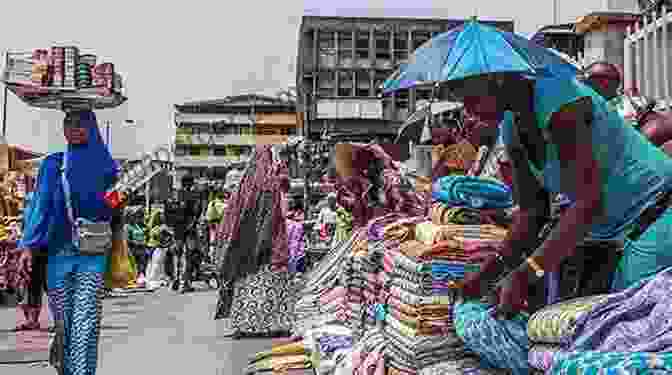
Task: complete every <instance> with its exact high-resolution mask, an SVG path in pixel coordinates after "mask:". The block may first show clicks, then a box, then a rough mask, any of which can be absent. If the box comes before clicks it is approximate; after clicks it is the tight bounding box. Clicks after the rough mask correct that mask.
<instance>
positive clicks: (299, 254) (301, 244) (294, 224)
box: [287, 220, 306, 273]
mask: <svg viewBox="0 0 672 375" xmlns="http://www.w3.org/2000/svg"><path fill="white" fill-rule="evenodd" d="M303 231H304V230H303V223H302V222H298V221H291V220H287V240H288V242H289V272H293V273H294V272H303V271H304V270H305V265H306V263H305V260H306V241H305V238H304V235H303Z"/></svg>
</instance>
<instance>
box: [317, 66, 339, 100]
mask: <svg viewBox="0 0 672 375" xmlns="http://www.w3.org/2000/svg"><path fill="white" fill-rule="evenodd" d="M335 80H336V73H335V72H333V71H330V72H320V73H319V76H318V82H317V95H318V96H319V97H323V98H324V97H331V96H334V90H335V88H336V85H335V82H334V81H335Z"/></svg>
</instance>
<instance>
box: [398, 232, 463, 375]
mask: <svg viewBox="0 0 672 375" xmlns="http://www.w3.org/2000/svg"><path fill="white" fill-rule="evenodd" d="M416 233H417V232H416ZM431 251H432V245H429V244H425V243H422V242H420V241H417V240H410V241H405V242H403V243H401V244H400V246H399V248H398V251H392V255H391V257H392V261H393V276H392V278H391V279H392V281H391V288H390V296H389V298H388V301H387V305H388V309H387V315H386V316H385V334H386V337H387V339H388V348H387V352H388V355H389V357H390V359H389V364H388V365H389V366H388V367H389V369H390V371H391V373H402V374H417V373H418V371H420V370H421V369H422V368H424V367H428V366H432V365H435V364H437V363H441V362H446V361H457V360H460V359H462V358H465V356H466V355H467V351H466V349H465V348H464V345H463V343H462V342H461V340H460V339H459V337H458V336H457V333H456V332H455V328H454V326H453V318H452V308H453V304H454V303H455V292H454V289H451V287H452V285H451V282H455V281H458V280H459V279H461V278H463V277H464V266H462V267H461V268H460V266H459V265H457V267H455V268H451V264H450V261H448V262H443V261H441V260H438V261H437V260H436V259H434V258H432V257H431ZM440 264H441V265H442V266H445V267H438V266H439V265H440ZM435 272H436V273H435ZM435 274H436V275H437V277H440V279H441V280H440V281H441V282H443V283H444V284H445V285H446V288H442V287H436V288H435V286H436V285H435V282H434V275H435ZM437 281H439V280H438V279H437Z"/></svg>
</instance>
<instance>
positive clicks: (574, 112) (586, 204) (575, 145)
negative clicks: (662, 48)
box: [534, 100, 602, 270]
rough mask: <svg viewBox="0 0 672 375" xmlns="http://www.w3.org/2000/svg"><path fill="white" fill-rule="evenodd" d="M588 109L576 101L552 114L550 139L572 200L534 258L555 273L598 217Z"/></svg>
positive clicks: (597, 176)
mask: <svg viewBox="0 0 672 375" xmlns="http://www.w3.org/2000/svg"><path fill="white" fill-rule="evenodd" d="M591 116H592V107H591V104H590V101H589V100H584V101H578V102H576V103H573V104H571V105H568V106H566V108H565V109H564V110H563V111H560V112H558V113H556V114H555V115H554V116H553V118H552V120H551V137H552V140H553V143H554V144H556V145H557V146H558V152H559V158H560V160H561V164H562V169H561V180H562V185H563V188H564V189H566V190H568V192H571V193H572V195H573V196H574V197H575V201H574V204H573V206H572V207H571V208H569V209H568V210H567V211H566V212H565V213H564V214H563V216H562V218H561V219H560V222H559V223H558V225H557V226H556V227H555V228H554V230H553V231H552V233H551V234H550V236H549V237H548V239H547V240H546V241H545V242H544V244H543V245H542V246H541V247H539V249H537V251H536V252H535V254H534V258H535V259H537V261H538V262H539V263H540V265H541V266H542V267H543V268H544V269H548V270H555V269H557V267H558V266H559V265H560V264H561V262H562V261H563V260H564V259H565V258H566V257H568V256H570V255H572V254H573V252H574V249H575V248H576V244H577V243H578V242H579V241H581V240H583V239H584V238H585V236H586V235H587V233H588V231H589V229H590V226H591V224H593V222H594V221H595V218H597V217H600V216H601V209H602V200H601V181H600V173H599V168H598V165H597V161H596V160H595V158H594V156H593V142H592V140H591V132H590V128H589V126H590V125H589V124H590V118H591Z"/></svg>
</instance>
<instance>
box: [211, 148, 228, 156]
mask: <svg viewBox="0 0 672 375" xmlns="http://www.w3.org/2000/svg"><path fill="white" fill-rule="evenodd" d="M214 154H215V156H226V147H216V148H215V149H214Z"/></svg>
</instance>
